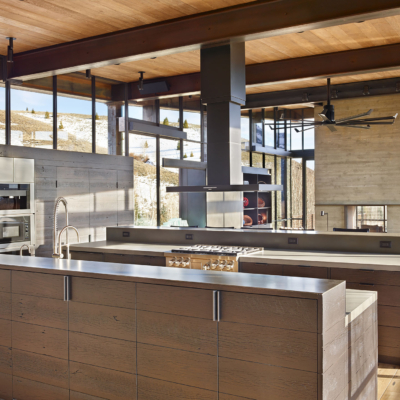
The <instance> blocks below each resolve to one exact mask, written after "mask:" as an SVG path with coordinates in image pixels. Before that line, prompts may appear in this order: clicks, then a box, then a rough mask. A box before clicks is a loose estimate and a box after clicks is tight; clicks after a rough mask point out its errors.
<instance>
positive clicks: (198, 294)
mask: <svg viewBox="0 0 400 400" xmlns="http://www.w3.org/2000/svg"><path fill="white" fill-rule="evenodd" d="M137 308H138V310H144V311H153V312H159V313H165V314H174V315H184V316H187V317H197V318H206V319H208V320H211V321H212V319H213V292H212V290H204V289H190V288H181V287H174V286H163V285H152V284H145V283H138V284H137Z"/></svg>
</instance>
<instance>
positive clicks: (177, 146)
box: [176, 142, 181, 150]
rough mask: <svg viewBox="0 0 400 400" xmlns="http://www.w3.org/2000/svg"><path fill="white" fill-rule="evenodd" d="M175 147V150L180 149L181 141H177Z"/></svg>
mask: <svg viewBox="0 0 400 400" xmlns="http://www.w3.org/2000/svg"><path fill="white" fill-rule="evenodd" d="M176 149H177V150H180V149H181V142H178V143H177V145H176Z"/></svg>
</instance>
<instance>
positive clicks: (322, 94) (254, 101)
mask: <svg viewBox="0 0 400 400" xmlns="http://www.w3.org/2000/svg"><path fill="white" fill-rule="evenodd" d="M365 86H368V87H369V90H368V91H369V94H368V95H367V96H379V95H387V94H395V93H399V92H400V77H399V78H391V79H380V80H376V81H364V82H353V83H344V84H340V85H331V98H337V99H352V98H357V97H365V96H366V95H365V94H364V87H365ZM333 94H334V95H333ZM326 100H327V97H326V86H318V87H309V88H304V89H295V90H284V91H280V92H267V93H257V94H250V95H247V97H246V105H245V106H244V107H243V108H244V109H251V108H259V107H277V106H285V105H288V104H291V105H293V104H299V107H300V106H301V105H302V104H304V103H320V102H326Z"/></svg>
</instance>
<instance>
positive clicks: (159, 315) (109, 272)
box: [0, 255, 377, 400]
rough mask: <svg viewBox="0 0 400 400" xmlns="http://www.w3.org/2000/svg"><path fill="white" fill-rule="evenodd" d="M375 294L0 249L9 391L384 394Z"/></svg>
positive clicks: (99, 395) (3, 360)
mask: <svg viewBox="0 0 400 400" xmlns="http://www.w3.org/2000/svg"><path fill="white" fill-rule="evenodd" d="M348 296H353V298H354V293H353V295H352V294H351V293H348ZM374 296H375V294H374V292H371V294H370V296H367V297H368V298H364V299H361V301H360V300H358V301H353V302H349V301H347V303H349V305H350V304H352V305H351V308H352V309H349V308H347V310H346V290H345V282H343V281H335V280H319V279H309V278H293V277H282V276H269V275H265V276H260V275H255V274H240V273H228V274H227V273H224V272H214V271H201V270H184V269H176V268H158V267H154V266H142V265H129V264H114V263H102V262H90V261H76V260H55V259H47V258H33V257H19V256H10V255H1V256H0V297H1V301H0V352H1V355H0V388H1V389H0V397H1V398H4V399H5V400H9V399H13V398H16V399H18V400H36V399H38V400H39V399H40V400H50V399H51V400H54V399H61V400H63V399H71V400H81V399H88V398H90V399H93V400H95V399H135V398H138V399H145V400H150V399H151V400H155V399H171V400H172V399H191V398H193V399H206V400H208V399H215V400H216V399H218V398H219V399H223V400H228V399H229V400H233V399H236V400H238V399H245V398H247V399H267V398H268V399H280V400H281V399H288V400H289V399H294V398H296V399H304V400H306V399H307V400H308V399H310V400H311V399H323V400H330V399H332V400H335V399H339V398H340V399H341V398H354V399H355V398H358V397H348V395H349V394H350V393H353V395H354V396H358V395H359V394H360V395H361V394H363V395H364V396H365V393H370V394H371V393H372V394H373V393H374V390H375V391H376V372H377V369H376V368H377V360H376V346H377V344H376V297H374ZM346 311H347V313H346ZM364 317H365V318H364ZM352 324H354V325H352ZM351 326H353V328H351V329H349V327H351ZM356 327H358V328H357V329H356ZM365 333H368V335H369V336H368V335H367V336H365V335H364V334H365ZM364 336H365V337H364ZM365 340H368V345H369V348H370V350H372V352H371V351H369V352H365V355H363V358H362V359H360V358H357V357H353V359H351V357H350V355H351V354H357V346H364V345H365ZM351 348H353V349H354V352H353V353H352V352H351ZM358 349H360V347H358ZM374 351H375V353H374ZM358 352H359V350H358ZM374 355H375V356H374ZM374 357H375V358H374ZM346 396H347V397H346ZM360 398H361V397H360ZM365 398H371V399H372V398H374V397H365Z"/></svg>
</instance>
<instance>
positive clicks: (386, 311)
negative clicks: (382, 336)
mask: <svg viewBox="0 0 400 400" xmlns="http://www.w3.org/2000/svg"><path fill="white" fill-rule="evenodd" d="M378 321H379V325H382V326H393V327H396V328H400V307H390V306H381V305H379V306H378Z"/></svg>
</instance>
